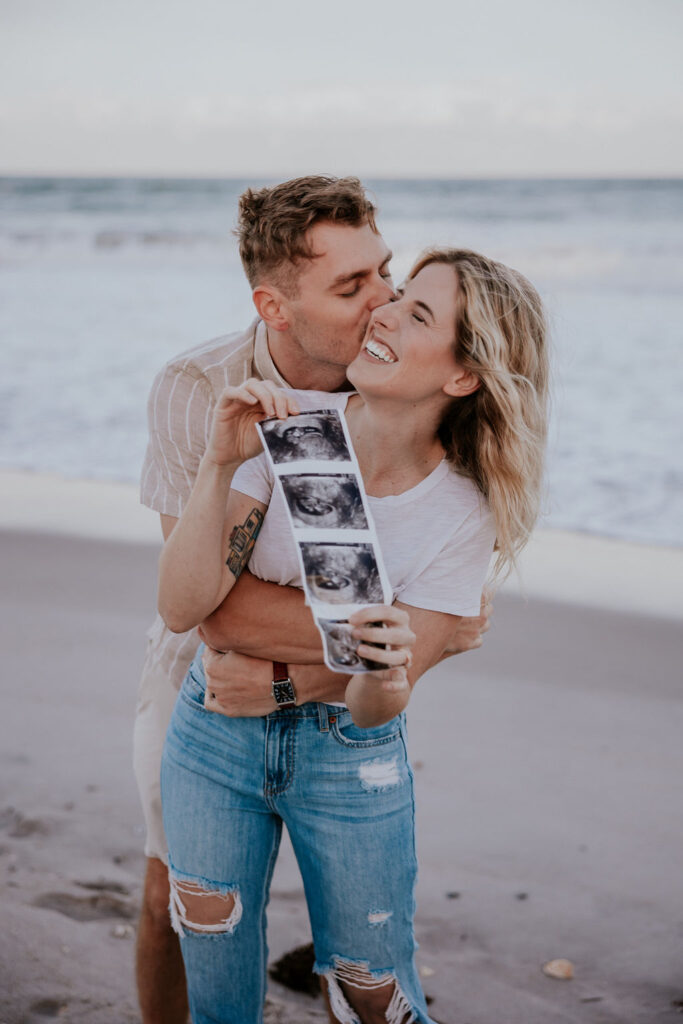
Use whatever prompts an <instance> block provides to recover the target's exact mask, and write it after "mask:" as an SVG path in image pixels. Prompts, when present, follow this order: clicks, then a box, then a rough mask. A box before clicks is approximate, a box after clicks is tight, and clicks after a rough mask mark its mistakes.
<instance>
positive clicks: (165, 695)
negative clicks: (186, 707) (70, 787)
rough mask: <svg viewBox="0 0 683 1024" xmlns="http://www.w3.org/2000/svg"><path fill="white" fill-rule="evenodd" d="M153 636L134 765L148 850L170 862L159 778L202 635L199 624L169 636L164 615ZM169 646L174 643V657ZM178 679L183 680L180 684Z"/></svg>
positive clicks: (142, 688)
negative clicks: (175, 713)
mask: <svg viewBox="0 0 683 1024" xmlns="http://www.w3.org/2000/svg"><path fill="white" fill-rule="evenodd" d="M147 638H148V640H147V653H146V657H145V663H144V665H143V669H142V678H141V680H140V690H139V693H138V704H137V710H136V715H135V725H134V728H133V768H134V770H135V777H136V779H137V783H138V790H139V792H140V802H141V804H142V813H143V815H144V818H145V825H146V828H147V835H146V837H145V856H147V857H158V858H159V860H162V861H164V863H166V861H167V845H166V836H165V834H164V826H163V820H162V815H161V787H160V782H159V776H160V771H161V754H162V752H163V749H164V742H165V740H166V730H167V729H168V723H169V722H170V720H171V712H172V711H173V707H174V705H175V702H176V697H177V696H178V686H179V685H180V684H181V683H182V681H183V678H184V677H185V671H186V666H187V665H189V663H190V661H191V660H192V657H193V654H194V652H195V651H196V650H197V645H198V644H199V638H198V637H197V635H196V633H195V631H194V630H193V631H192V633H191V634H190V633H188V634H184V635H183V636H182V637H175V636H169V634H168V631H167V630H166V629H165V627H164V624H163V622H162V621H161V619H157V621H156V622H155V624H154V626H153V627H152V628H151V629H150V630H149V632H148V634H147ZM169 647H171V648H174V653H173V654H170V657H169V653H170V652H169V650H168V648H169ZM169 662H170V664H169ZM176 679H177V680H178V682H177V685H174V683H175V680H176Z"/></svg>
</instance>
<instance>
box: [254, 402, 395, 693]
mask: <svg viewBox="0 0 683 1024" xmlns="http://www.w3.org/2000/svg"><path fill="white" fill-rule="evenodd" d="M258 429H259V433H260V435H261V439H262V441H263V447H264V450H265V452H266V456H267V458H268V460H269V462H270V464H271V468H272V470H273V474H274V476H275V479H276V486H278V487H280V488H281V489H282V495H283V497H284V502H285V506H286V508H287V513H288V518H289V524H290V527H291V529H292V534H293V536H294V540H295V544H296V550H297V557H298V559H299V566H300V569H301V576H302V579H303V585H304V593H305V596H306V601H307V603H308V604H309V605H310V607H311V610H312V612H313V616H314V618H315V622H316V625H317V627H318V629H319V630H320V634H321V636H322V638H323V647H324V651H325V663H326V664H327V665H328V667H329V668H331V669H333V670H334V671H337V672H344V673H349V672H365V671H367V670H368V668H373V667H374V665H373V664H372V662H368V661H364V660H363V659H362V658H361V657H360V656H359V655H358V654H357V653H356V650H355V648H356V646H357V642H356V641H354V639H353V637H352V636H351V627H350V625H349V623H348V616H349V615H351V614H353V612H354V611H357V610H358V609H359V608H365V607H367V606H368V605H373V604H391V602H392V599H393V595H392V590H391V586H390V584H389V581H388V577H387V574H386V570H385V568H384V565H383V562H382V553H381V551H380V548H379V543H378V540H377V533H376V530H375V526H374V523H373V521H372V515H371V513H370V509H369V507H368V501H367V497H366V495H365V489H364V487H363V480H362V478H361V475H360V470H359V468H358V462H357V460H356V457H355V454H354V451H353V446H352V444H351V439H350V437H349V432H348V429H347V426H346V421H345V419H344V415H343V413H342V412H340V411H339V410H338V409H317V410H315V411H312V412H308V411H307V412H305V413H300V414H299V415H298V416H289V417H288V418H287V419H284V420H280V419H267V420H264V421H263V422H262V423H260V424H259V425H258Z"/></svg>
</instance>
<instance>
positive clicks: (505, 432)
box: [408, 249, 549, 579]
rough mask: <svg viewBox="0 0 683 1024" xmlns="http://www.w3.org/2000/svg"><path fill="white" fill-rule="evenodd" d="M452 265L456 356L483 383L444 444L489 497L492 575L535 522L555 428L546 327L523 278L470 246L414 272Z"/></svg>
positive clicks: (449, 419)
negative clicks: (493, 531) (551, 431)
mask: <svg viewBox="0 0 683 1024" xmlns="http://www.w3.org/2000/svg"><path fill="white" fill-rule="evenodd" d="M431 263H444V264H447V265H448V266H451V267H453V270H454V274H455V279H456V282H457V289H456V314H455V358H456V361H457V363H458V364H459V365H460V366H461V367H463V368H464V369H465V370H468V371H469V372H471V373H473V374H474V375H476V377H477V378H478V380H479V382H480V383H479V387H478V388H477V390H476V391H474V392H473V393H472V394H470V395H467V396H465V397H462V398H456V399H454V400H453V402H452V403H451V405H450V406H449V408H448V409H447V411H446V413H445V415H444V417H443V419H442V421H441V424H440V426H439V440H440V441H441V443H442V445H443V446H444V449H445V451H446V456H447V458H448V460H449V461H450V462H451V464H452V465H453V466H454V468H455V469H456V470H457V471H458V472H460V473H462V474H463V475H465V476H468V477H470V478H471V479H472V480H474V482H475V483H476V484H477V486H478V487H479V489H480V490H481V491H482V493H483V494H484V495H485V497H486V499H487V501H488V503H489V507H490V509H491V512H492V514H493V518H494V521H495V525H496V533H497V542H496V550H497V551H498V558H497V560H496V563H495V567H494V578H498V579H500V578H501V577H503V576H505V575H507V574H508V573H509V572H510V570H511V569H512V568H513V566H514V564H515V560H516V556H517V555H518V554H519V552H520V551H521V550H522V548H523V547H524V545H525V544H526V542H527V540H528V539H529V536H530V534H531V530H532V529H533V526H534V523H535V522H536V519H537V517H538V513H539V509H540V503H541V493H542V484H543V470H544V459H545V447H546V439H547V432H548V379H549V365H548V342H547V322H546V317H545V313H544V310H543V305H542V303H541V300H540V298H539V295H538V292H537V291H536V289H535V288H534V287H533V286H532V285H531V284H530V283H529V282H528V281H527V279H526V278H525V277H523V276H522V274H520V273H518V272H517V271H516V270H511V269H510V267H506V266H505V265H504V264H502V263H497V262H495V261H494V260H491V259H488V258H487V257H485V256H481V255H480V254H479V253H476V252H471V251H470V250H467V249H430V250H428V251H427V252H425V253H423V254H422V256H420V258H419V259H418V261H417V263H416V264H415V266H414V267H413V268H412V270H411V271H410V274H409V275H408V276H409V279H410V278H413V277H415V276H416V275H417V274H418V273H419V272H420V271H421V270H422V269H423V268H424V267H426V266H429V264H431Z"/></svg>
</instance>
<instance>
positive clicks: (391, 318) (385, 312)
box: [372, 291, 398, 331]
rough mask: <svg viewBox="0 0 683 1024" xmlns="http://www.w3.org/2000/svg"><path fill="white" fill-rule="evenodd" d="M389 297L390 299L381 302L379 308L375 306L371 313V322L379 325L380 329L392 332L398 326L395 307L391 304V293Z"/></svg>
mask: <svg viewBox="0 0 683 1024" xmlns="http://www.w3.org/2000/svg"><path fill="white" fill-rule="evenodd" d="M391 295H392V297H391V298H390V299H388V300H387V301H386V302H383V303H382V305H381V306H377V307H376V308H375V309H374V310H373V312H372V322H373V323H375V324H380V326H381V327H384V328H386V330H388V331H393V330H394V329H395V328H396V327H397V325H398V318H397V316H396V307H395V305H394V302H393V296H394V292H393V291H392V293H391Z"/></svg>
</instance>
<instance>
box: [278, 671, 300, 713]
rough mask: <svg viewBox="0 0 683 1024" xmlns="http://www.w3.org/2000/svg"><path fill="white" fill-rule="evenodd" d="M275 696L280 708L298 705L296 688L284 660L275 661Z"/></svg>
mask: <svg viewBox="0 0 683 1024" xmlns="http://www.w3.org/2000/svg"><path fill="white" fill-rule="evenodd" d="M273 697H274V698H275V703H276V704H277V706H278V711H279V710H280V708H294V707H296V690H295V689H294V683H293V682H292V680H291V679H290V678H289V673H288V671H287V666H286V665H285V663H284V661H274V662H273Z"/></svg>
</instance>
